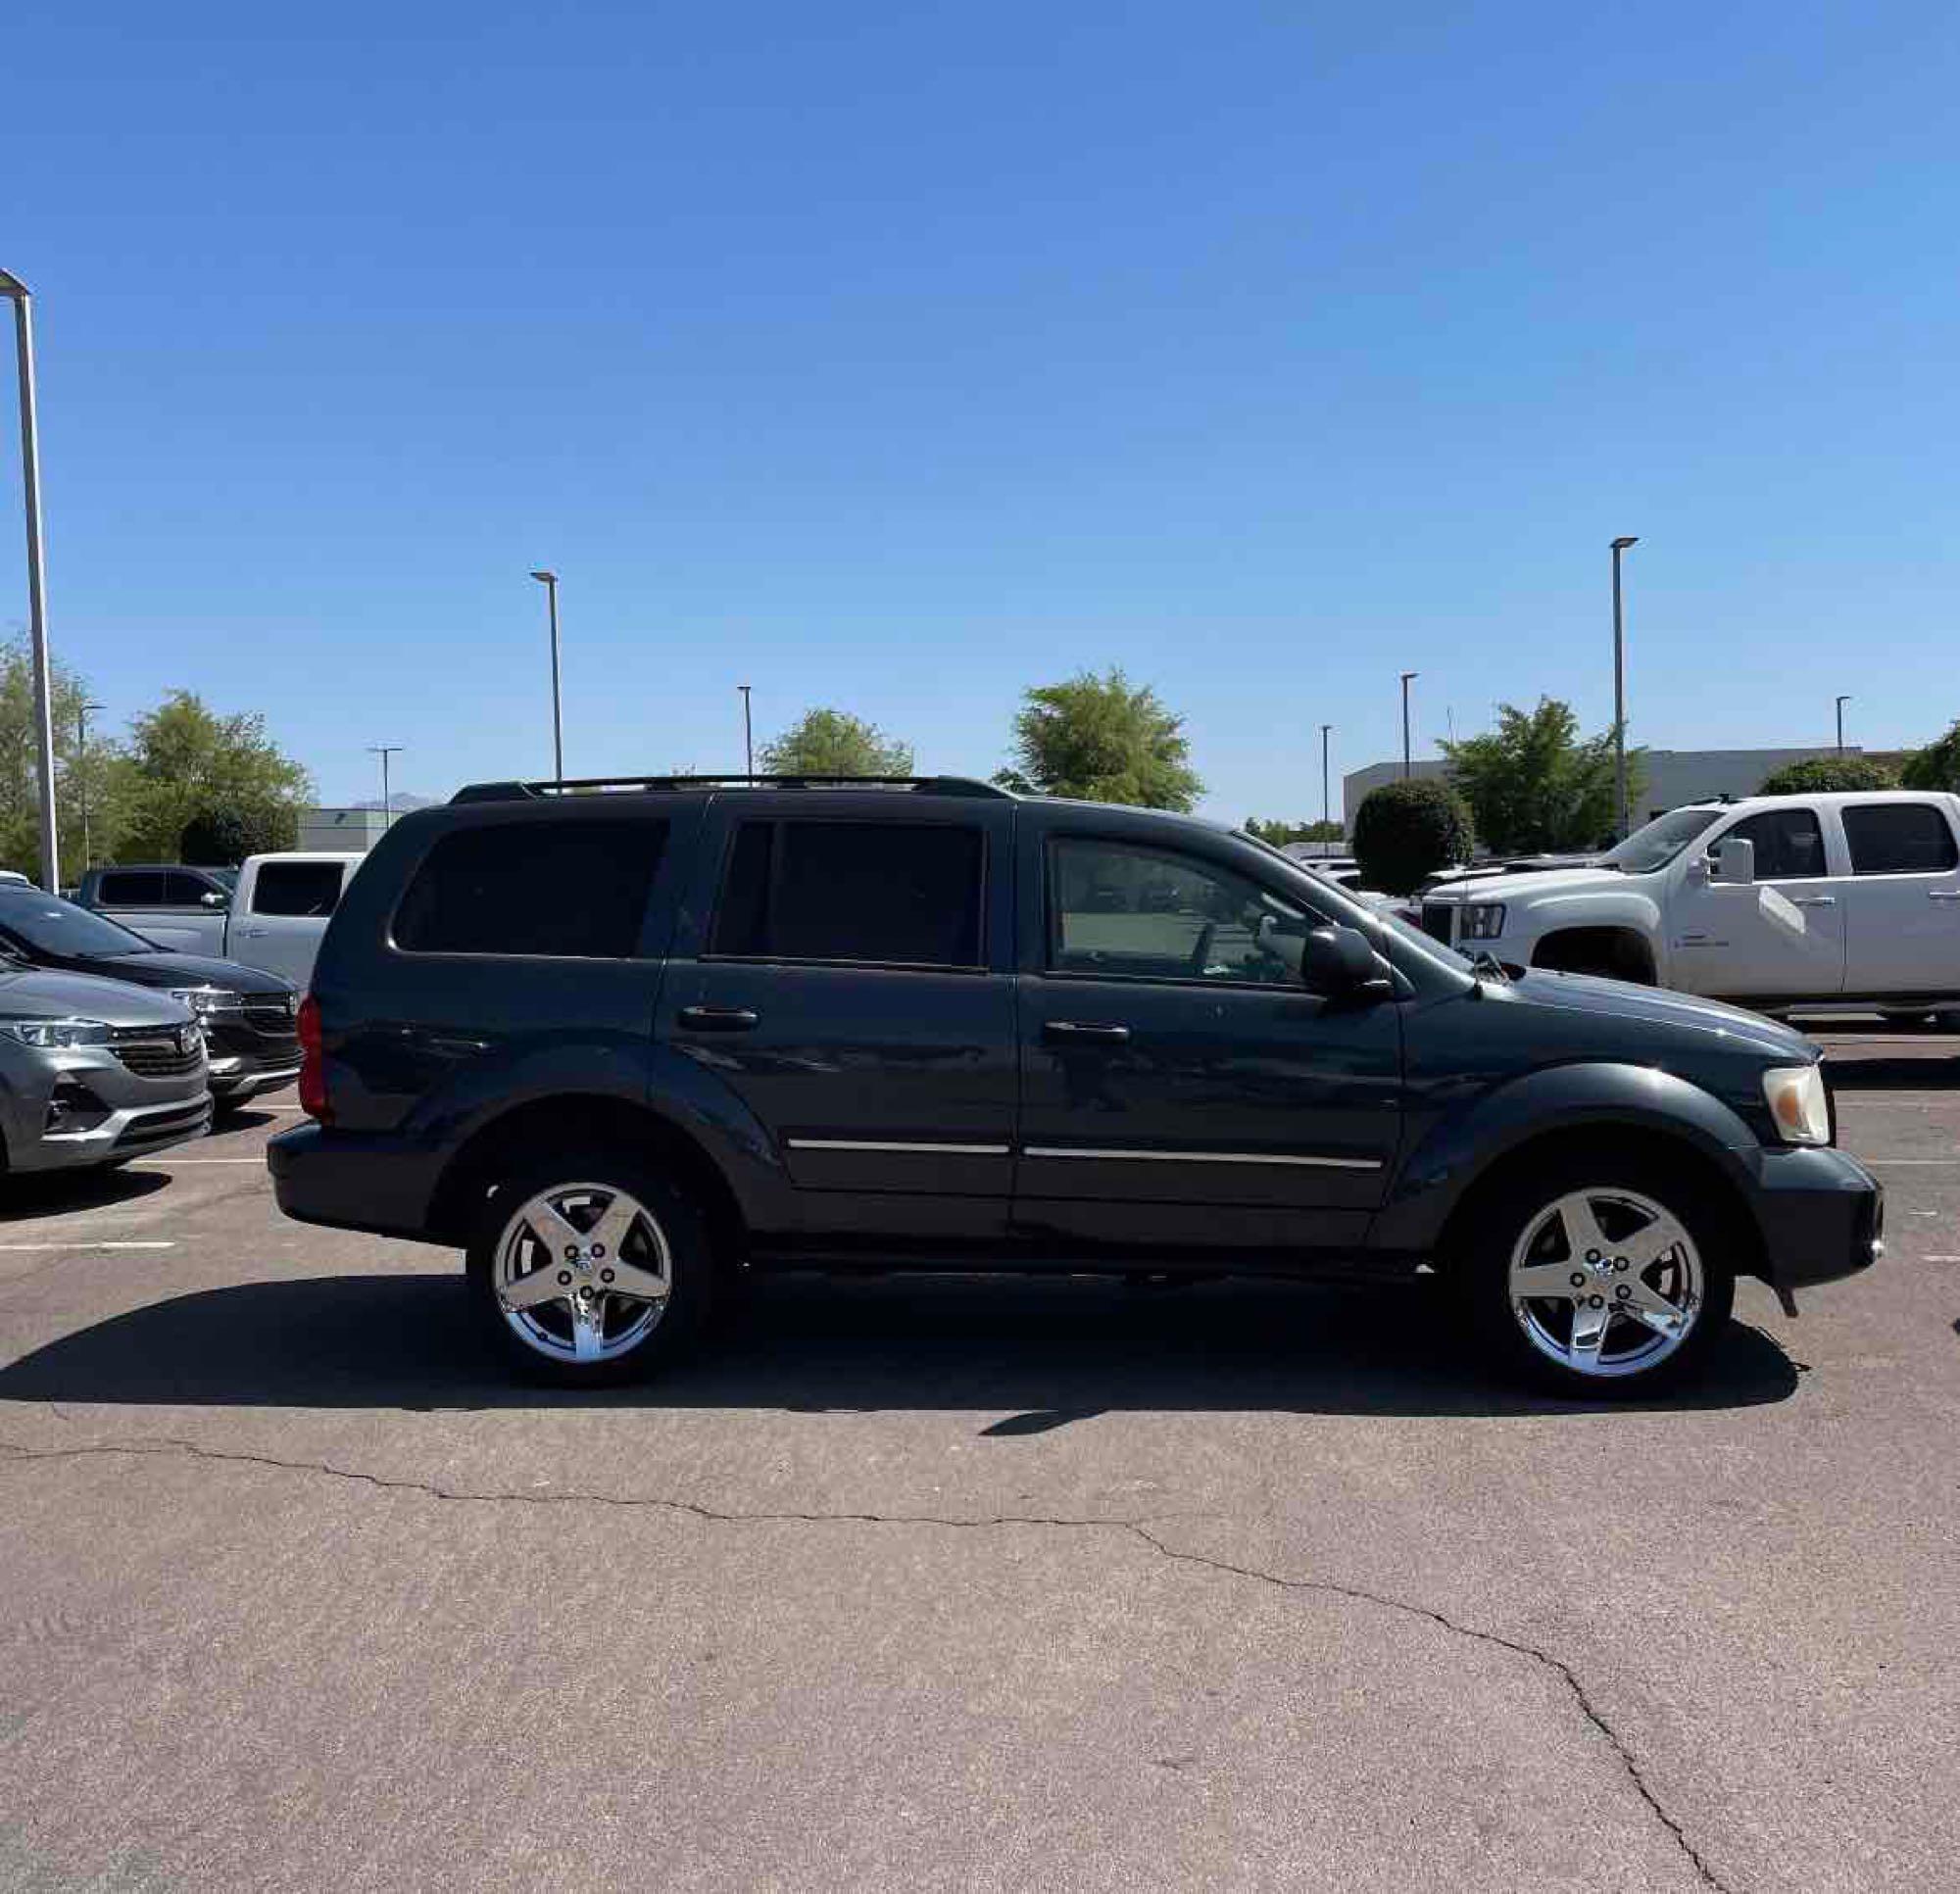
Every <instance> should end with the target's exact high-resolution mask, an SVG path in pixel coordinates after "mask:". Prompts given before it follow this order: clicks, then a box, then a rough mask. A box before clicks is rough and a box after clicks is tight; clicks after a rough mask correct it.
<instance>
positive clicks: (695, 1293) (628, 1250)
mask: <svg viewBox="0 0 1960 1894" xmlns="http://www.w3.org/2000/svg"><path fill="white" fill-rule="evenodd" d="M574 1187H594V1189H595V1190H596V1191H597V1192H606V1193H613V1194H617V1193H619V1192H624V1193H625V1194H626V1195H627V1196H629V1197H631V1198H632V1199H634V1200H636V1202H637V1204H638V1206H639V1208H640V1210H641V1211H643V1212H644V1213H645V1217H646V1220H647V1221H646V1222H645V1223H640V1222H638V1221H637V1220H636V1223H635V1229H634V1232H633V1234H632V1236H631V1237H630V1238H629V1242H628V1244H627V1245H625V1246H622V1253H621V1254H620V1256H619V1257H617V1258H616V1259H612V1260H617V1261H619V1262H620V1263H622V1264H625V1265H629V1266H637V1264H638V1263H640V1262H650V1261H651V1260H652V1257H653V1256H654V1255H655V1254H657V1251H656V1250H655V1249H654V1248H653V1247H652V1245H653V1244H654V1243H655V1242H656V1240H658V1242H661V1243H663V1244H664V1246H665V1252H666V1257H665V1271H664V1274H665V1278H666V1280H667V1282H668V1284H669V1288H668V1292H667V1294H666V1296H665V1297H664V1298H663V1300H662V1303H661V1306H660V1309H659V1313H658V1315H657V1317H656V1319H655V1320H653V1321H652V1323H651V1324H650V1325H649V1326H646V1327H645V1329H644V1332H643V1333H642V1334H640V1335H639V1336H637V1338H631V1331H632V1330H633V1328H634V1327H635V1326H636V1321H637V1318H638V1317H639V1316H640V1315H642V1314H644V1313H646V1312H648V1311H650V1310H652V1309H653V1307H654V1303H653V1301H652V1300H651V1299H649V1300H640V1299H637V1298H635V1299H632V1300H628V1299H626V1298H624V1297H622V1296H620V1295H618V1294H616V1293H614V1292H612V1291H605V1290H602V1289H600V1288H599V1287H598V1283H597V1276H596V1273H595V1272H596V1271H597V1270H598V1268H599V1264H598V1263H597V1262H596V1261H595V1260H593V1259H587V1261H586V1262H584V1263H581V1264H580V1265H578V1266H577V1267H579V1268H581V1269H584V1270H585V1271H586V1273H587V1275H588V1277H590V1279H591V1280H590V1281H587V1282H582V1283H581V1282H575V1279H574V1277H573V1270H572V1269H571V1268H565V1269H564V1270H563V1271H561V1270H560V1268H559V1260H560V1259H556V1258H554V1259H553V1260H552V1261H551V1262H550V1263H549V1264H548V1265H546V1266H547V1267H549V1268H551V1269H552V1270H553V1272H554V1274H555V1276H557V1277H558V1279H559V1280H560V1281H561V1282H565V1281H574V1282H575V1287H574V1289H573V1293H576V1292H577V1291H578V1289H579V1288H584V1289H585V1290H586V1292H588V1293H591V1294H593V1295H595V1296H596V1297H597V1298H599V1301H600V1306H601V1309H602V1313H601V1316H600V1322H601V1325H602V1327H603V1328H604V1329H605V1330H606V1332H607V1334H608V1335H609V1336H612V1337H613V1338H615V1339H616V1342H617V1345H618V1352H615V1353H610V1354H607V1355H604V1356H602V1357H600V1358H598V1359H592V1360H576V1359H572V1358H571V1356H570V1353H569V1348H570V1347H571V1346H572V1345H574V1344H573V1342H572V1336H574V1335H575V1333H576V1330H577V1327H578V1325H577V1323H576V1321H575V1320H574V1318H573V1316H572V1313H571V1301H570V1298H569V1296H567V1297H565V1298H558V1297H553V1298H552V1299H551V1300H550V1301H549V1302H547V1303H540V1304H539V1305H538V1307H537V1309H536V1310H534V1311H531V1312H528V1320H527V1321H524V1322H521V1323H514V1322H513V1320H512V1319H511V1318H510V1317H509V1316H507V1314H506V1312H505V1310H504V1308H503V1306H502V1304H501V1301H500V1288H499V1283H498V1260H499V1255H500V1252H501V1251H502V1250H503V1248H504V1246H505V1243H506V1241H507V1239H510V1240H513V1241H515V1243H516V1244H518V1246H519V1250H518V1253H519V1254H527V1253H542V1252H541V1251H540V1250H539V1249H538V1247H537V1242H536V1238H535V1234H534V1233H532V1240H531V1242H530V1243H528V1244H527V1243H525V1241H524V1237H523V1234H522V1233H517V1234H516V1235H515V1236H514V1234H513V1222H514V1219H515V1218H516V1217H517V1215H518V1213H519V1212H520V1211H522V1210H523V1209H524V1208H525V1207H526V1206H527V1205H530V1204H532V1203H533V1202H535V1201H536V1200H537V1199H539V1198H543V1197H547V1196H550V1195H551V1194H553V1193H554V1192H563V1191H566V1190H572V1189H573V1188H574ZM595 1206H596V1210H597V1214H598V1215H601V1216H603V1215H604V1213H605V1211H606V1210H607V1209H609V1208H610V1207H611V1205H610V1204H608V1203H604V1202H600V1201H599V1199H598V1197H597V1195H594V1196H593V1197H592V1198H591V1200H590V1202H589V1203H585V1202H581V1201H580V1199H579V1197H577V1196H574V1197H573V1198H571V1199H570V1200H569V1201H568V1202H567V1203H566V1205H565V1206H564V1210H565V1213H566V1214H567V1215H568V1216H569V1217H571V1218H573V1219H574V1220H575V1219H576V1218H578V1217H581V1216H584V1215H586V1214H587V1211H588V1209H590V1208H593V1207H595ZM596 1221H597V1216H595V1217H594V1218H593V1221H592V1222H588V1223H586V1224H585V1225H584V1233H585V1234H587V1235H590V1234H591V1232H592V1230H593V1228H594V1227H595V1224H596ZM650 1226H651V1227H650ZM526 1229H528V1224H527V1225H526ZM656 1233H657V1237H656ZM606 1273H607V1275H608V1280H611V1275H610V1271H608V1272H606ZM467 1275H468V1285H469V1302H470V1307H471V1309H472V1311H473V1319H474V1320H475V1322H476V1324H477V1326H478V1328H479V1330H480V1331H481V1333H482V1335H483V1336H484V1337H485V1339H486V1340H487V1341H488V1342H489V1343H490V1345H491V1346H492V1347H493V1348H495V1349H496V1350H497V1351H498V1352H499V1353H500V1354H501V1355H502V1356H503V1357H504V1359H505V1361H506V1362H507V1363H508V1364H509V1365H510V1367H511V1368H512V1369H513V1370H514V1372H515V1373H516V1374H518V1375H520V1376H522V1377H523V1378H525V1379H527V1380H531V1381H538V1382H542V1383H544V1384H547V1385H550V1386H556V1387H603V1386H609V1385H612V1384H615V1383H619V1382H626V1381H634V1380H638V1379H639V1378H641V1377H642V1376H645V1375H649V1374H652V1373H654V1372H655V1371H656V1370H658V1369H661V1368H663V1367H666V1366H669V1365H671V1364H672V1363H674V1362H676V1361H678V1360H681V1359H682V1358H684V1357H685V1356H686V1355H687V1354H688V1353H689V1352H690V1351H691V1350H692V1349H693V1348H694V1346H695V1345H696V1343H697V1341H698V1339H699V1337H700V1336H701V1335H702V1333H703V1331H704V1330H705V1329H706V1328H707V1326H708V1323H709V1321H710V1318H711V1314H712V1312H713V1308H714V1305H715V1303H716V1302H717V1300H718V1299H719V1295H718V1291H719V1287H720V1281H721V1263H720V1259H719V1258H717V1257H716V1255H715V1253H714V1248H713V1245H712V1243H711V1241H710V1239H709V1236H708V1224H707V1220H706V1218H705V1217H704V1216H703V1215H702V1213H701V1210H700V1208H699V1207H698V1206H697V1205H696V1203H695V1202H694V1200H693V1199H692V1197H691V1196H690V1195H689V1194H688V1192H687V1191H686V1190H683V1189H682V1188H681V1187H680V1186H679V1185H677V1184H676V1183H675V1182H674V1181H673V1180H672V1179H671V1178H669V1177H667V1176H665V1175H664V1174H663V1173H662V1172H661V1171H660V1170H659V1169H657V1168H656V1167H654V1166H653V1165H651V1164H649V1163H647V1162H646V1161H645V1160H644V1159H642V1158H638V1157H635V1156H633V1155H631V1154H630V1153H627V1152H622V1151H613V1150H598V1151H564V1152H560V1153H558V1154H556V1155H546V1156H544V1157H541V1158H534V1159H529V1160H527V1161H525V1162H524V1164H523V1166H522V1168H521V1169H520V1170H514V1171H513V1172H512V1174H511V1176H510V1177H509V1179H508V1180H507V1181H506V1182H504V1183H502V1184H499V1185H498V1186H497V1187H496V1188H495V1189H494V1190H492V1191H491V1192H490V1194H489V1197H488V1198H487V1200H486V1201H485V1204H484V1207H483V1210H482V1213H481V1215H480V1216H479V1217H478V1219H477V1225H476V1230H475V1232H474V1234H473V1235H472V1237H471V1238H470V1242H469V1249H468V1258H467ZM533 1280H534V1276H533V1275H531V1274H526V1275H523V1276H521V1277H519V1278H518V1279H517V1281H518V1282H519V1283H522V1284H528V1283H530V1282H531V1281H533ZM520 1331H522V1332H520ZM540 1332H543V1335H544V1340H543V1341H541V1340H540V1339H538V1338H537V1337H538V1335H539V1333H540ZM547 1341H557V1342H562V1344H563V1346H564V1349H565V1350H566V1351H565V1352H556V1351H554V1350H553V1349H552V1348H550V1347H548V1346H546V1345H545V1342H547ZM608 1345H613V1344H612V1343H611V1342H609V1344H608Z"/></svg>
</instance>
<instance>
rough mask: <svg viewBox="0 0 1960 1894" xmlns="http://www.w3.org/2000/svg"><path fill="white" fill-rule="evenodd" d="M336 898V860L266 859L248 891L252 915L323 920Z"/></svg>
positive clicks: (338, 886)
mask: <svg viewBox="0 0 1960 1894" xmlns="http://www.w3.org/2000/svg"><path fill="white" fill-rule="evenodd" d="M339 899H340V863H339V862H337V861H268V862H265V863H263V864H262V865H261V866H260V869H259V883H258V886H257V887H256V888H254V889H253V890H252V912H253V913H255V914H280V915H304V916H307V917H309V918H312V919H316V920H323V919H324V918H325V917H326V916H327V915H329V914H331V913H332V912H333V910H334V907H335V905H336V903H337V902H338V901H339Z"/></svg>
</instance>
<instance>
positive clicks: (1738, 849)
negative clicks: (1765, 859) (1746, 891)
mask: <svg viewBox="0 0 1960 1894" xmlns="http://www.w3.org/2000/svg"><path fill="white" fill-rule="evenodd" d="M1709 864H1710V865H1709V870H1708V879H1709V880H1710V881H1713V882H1719V883H1720V884H1721V885H1722V886H1723V887H1724V888H1747V887H1749V886H1750V885H1751V884H1752V883H1753V882H1754V881H1755V878H1756V845H1755V844H1754V843H1753V842H1744V841H1742V840H1741V839H1740V837H1739V836H1733V835H1732V836H1730V837H1729V839H1728V840H1727V841H1726V842H1718V843H1716V845H1715V847H1714V848H1713V849H1712V850H1710V851H1709Z"/></svg>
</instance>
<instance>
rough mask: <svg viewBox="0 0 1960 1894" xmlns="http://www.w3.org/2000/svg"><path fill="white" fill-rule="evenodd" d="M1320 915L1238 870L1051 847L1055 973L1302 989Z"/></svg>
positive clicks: (1098, 848) (1078, 844) (1127, 849)
mask: <svg viewBox="0 0 1960 1894" xmlns="http://www.w3.org/2000/svg"><path fill="white" fill-rule="evenodd" d="M1321 925H1323V923H1322V921H1321V918H1320V917H1319V916H1318V915H1315V914H1311V913H1310V912H1309V911H1308V910H1307V909H1306V908H1304V907H1302V906H1299V905H1298V904H1296V903H1295V902H1293V901H1290V900H1287V899H1285V898H1282V897H1281V896H1278V895H1275V894H1274V893H1272V891H1271V890H1270V889H1266V888H1262V887H1261V886H1260V885H1259V884H1258V883H1257V882H1255V881H1252V880H1250V879H1249V878H1248V877H1247V876H1244V875H1240V874H1236V873H1234V872H1233V871H1232V870H1231V869H1229V868H1223V867H1218V866H1215V865H1214V864H1212V863H1210V862H1201V861H1198V860H1196V859H1194V858H1193V857H1192V856H1190V855H1180V854H1170V853H1165V852H1163V851H1162V850H1155V849H1143V848H1136V847H1132V846H1130V845H1128V844H1125V843H1117V842H1098V841H1091V840H1088V839H1086V838H1082V837H1069V836H1063V837H1058V838H1056V840H1054V842H1052V843H1051V844H1050V845H1049V941H1048V964H1049V968H1050V970H1051V971H1052V972H1054V973H1077V974H1099V975H1102V976H1103V977H1105V978H1108V977H1114V978H1121V979H1132V980H1215V981H1221V982H1231V983H1235V984H1241V985H1244V984H1250V985H1254V986H1262V987H1290V986H1297V985H1298V984H1299V965H1300V954H1301V950H1302V944H1303V943H1304V941H1305V938H1306V934H1307V931H1308V930H1309V929H1310V928H1313V927H1318V926H1321Z"/></svg>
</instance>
